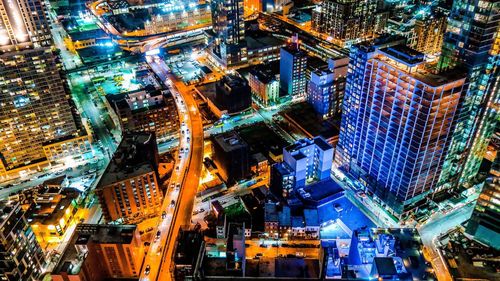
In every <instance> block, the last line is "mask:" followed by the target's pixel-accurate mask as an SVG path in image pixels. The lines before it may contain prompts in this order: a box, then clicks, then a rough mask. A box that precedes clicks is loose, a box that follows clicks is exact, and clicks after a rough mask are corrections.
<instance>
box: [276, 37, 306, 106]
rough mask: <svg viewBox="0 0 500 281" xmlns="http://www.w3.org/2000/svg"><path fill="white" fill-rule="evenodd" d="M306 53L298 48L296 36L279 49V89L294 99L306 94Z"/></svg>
mask: <svg viewBox="0 0 500 281" xmlns="http://www.w3.org/2000/svg"><path fill="white" fill-rule="evenodd" d="M306 68H307V54H306V53H305V52H304V51H302V50H300V45H299V42H298V39H297V37H293V39H292V42H291V43H290V44H289V45H288V46H286V47H283V48H281V51H280V89H281V91H283V92H284V93H285V94H286V95H287V96H289V97H290V98H292V99H294V100H296V99H304V98H305V96H306V82H307V75H306Z"/></svg>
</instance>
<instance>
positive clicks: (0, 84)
mask: <svg viewBox="0 0 500 281" xmlns="http://www.w3.org/2000/svg"><path fill="white" fill-rule="evenodd" d="M0 14H1V16H0V20H1V21H0V176H1V175H2V174H4V173H7V172H8V171H10V170H16V169H18V168H22V167H26V166H29V165H33V164H37V163H40V162H44V161H45V162H46V161H47V158H46V155H45V153H44V150H43V145H44V144H46V143H48V142H52V141H54V140H57V139H62V138H67V137H68V136H71V135H74V134H75V133H76V131H77V129H76V125H75V122H74V120H73V116H72V113H71V109H70V106H69V103H68V100H67V97H66V92H65V89H64V81H63V79H62V78H61V76H60V74H59V69H58V65H57V62H56V56H55V55H54V53H53V51H52V49H51V47H52V38H51V34H50V23H49V19H48V18H47V17H48V12H47V10H46V7H45V2H44V1H41V0H19V1H1V2H0Z"/></svg>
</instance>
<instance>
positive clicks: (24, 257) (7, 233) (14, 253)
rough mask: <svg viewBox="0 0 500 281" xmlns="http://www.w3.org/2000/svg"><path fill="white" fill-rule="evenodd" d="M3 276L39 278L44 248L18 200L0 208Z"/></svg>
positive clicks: (17, 280)
mask: <svg viewBox="0 0 500 281" xmlns="http://www.w3.org/2000/svg"><path fill="white" fill-rule="evenodd" d="M0 261H1V263H0V279H1V280H6V281H37V280H38V277H39V276H40V274H41V273H42V264H43V252H42V249H41V248H40V245H39V244H38V242H37V241H36V238H35V235H34V234H33V230H32V229H31V227H30V226H29V224H28V221H27V219H26V217H25V215H24V211H23V210H22V209H21V206H20V205H19V204H18V203H15V204H5V202H2V207H1V208H0Z"/></svg>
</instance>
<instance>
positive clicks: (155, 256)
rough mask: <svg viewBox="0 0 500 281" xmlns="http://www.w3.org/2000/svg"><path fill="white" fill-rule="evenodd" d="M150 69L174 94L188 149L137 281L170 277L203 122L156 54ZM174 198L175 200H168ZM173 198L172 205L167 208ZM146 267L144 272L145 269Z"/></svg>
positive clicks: (191, 194) (197, 171)
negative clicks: (177, 187) (176, 186)
mask: <svg viewBox="0 0 500 281" xmlns="http://www.w3.org/2000/svg"><path fill="white" fill-rule="evenodd" d="M148 62H149V64H150V66H151V68H152V70H153V71H154V72H155V73H156V75H157V76H158V77H159V78H160V80H161V81H162V82H163V83H164V84H165V85H166V86H167V87H168V88H169V89H170V90H171V91H172V93H173V94H174V97H175V100H176V103H177V108H178V111H179V118H180V121H181V122H182V123H184V124H185V125H183V126H186V128H184V129H182V131H184V132H185V133H184V134H182V137H181V140H180V145H181V147H183V146H184V143H187V144H188V145H189V152H188V153H185V156H184V157H183V160H185V161H181V165H180V166H179V170H178V172H176V173H173V175H172V178H171V180H170V183H171V184H172V183H173V184H175V185H177V184H180V188H179V191H178V192H177V191H175V188H174V189H173V191H172V188H170V189H169V190H170V192H168V191H167V194H166V196H165V199H164V202H163V206H162V209H163V210H164V211H165V219H162V222H161V223H160V225H159V226H158V229H159V230H160V232H159V233H158V234H160V235H159V237H158V238H157V239H154V240H156V241H153V243H152V244H151V248H150V250H149V252H148V255H147V256H146V258H145V261H144V265H143V270H142V272H141V276H140V278H139V280H170V279H171V278H172V276H171V272H170V267H171V265H172V260H171V259H172V256H173V250H174V247H175V242H176V238H177V234H178V231H179V228H180V227H181V226H182V225H188V224H190V223H191V214H192V211H193V206H194V198H195V196H196V192H197V189H198V185H199V182H200V176H201V169H202V161H203V123H202V119H201V115H200V113H199V111H198V108H197V105H196V101H195V100H194V98H193V96H192V87H187V86H186V85H184V83H183V82H182V81H179V80H177V79H176V78H175V77H173V76H172V75H170V74H169V73H168V68H167V66H166V64H165V63H164V61H162V60H161V59H160V58H159V57H155V59H151V58H149V59H148ZM172 198H175V199H172ZM172 200H175V207H173V208H172V207H170V206H169V205H170V203H171V202H172ZM146 269H147V271H146ZM146 273H147V274H146Z"/></svg>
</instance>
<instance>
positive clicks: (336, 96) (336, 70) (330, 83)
mask: <svg viewBox="0 0 500 281" xmlns="http://www.w3.org/2000/svg"><path fill="white" fill-rule="evenodd" d="M348 63H349V60H348V59H347V58H338V59H330V60H329V61H328V69H327V70H320V69H316V70H313V71H311V75H310V79H309V83H308V85H307V101H308V103H309V104H311V105H312V107H313V108H314V110H315V111H316V113H317V114H318V115H320V116H321V117H322V118H324V119H326V118H330V117H333V116H335V115H337V114H340V112H341V109H342V100H343V98H344V90H345V78H346V75H347V65H348Z"/></svg>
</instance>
